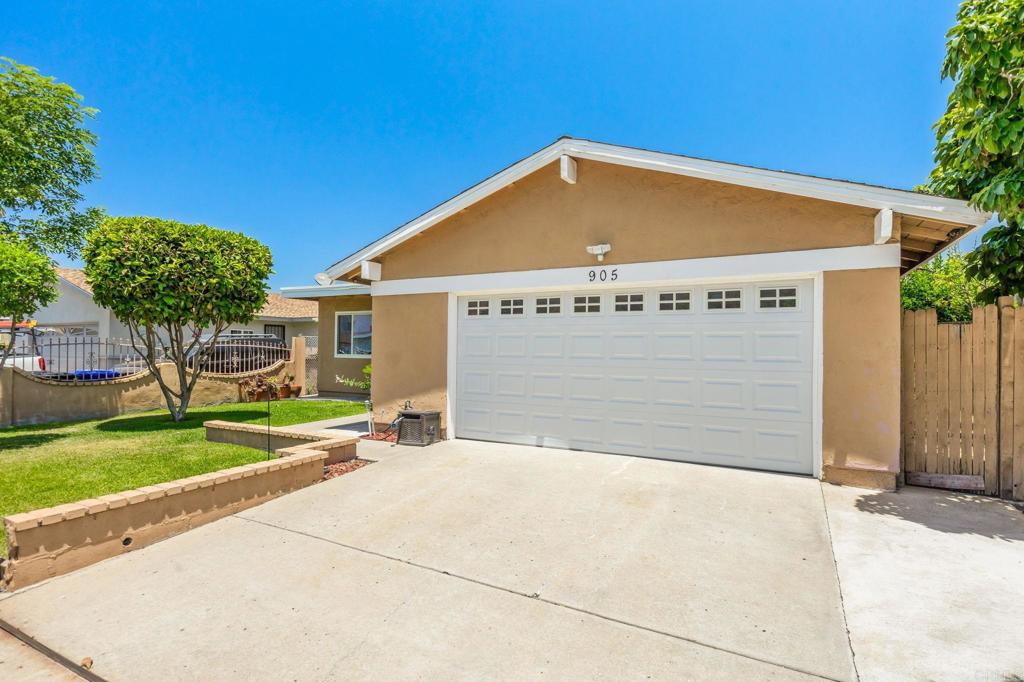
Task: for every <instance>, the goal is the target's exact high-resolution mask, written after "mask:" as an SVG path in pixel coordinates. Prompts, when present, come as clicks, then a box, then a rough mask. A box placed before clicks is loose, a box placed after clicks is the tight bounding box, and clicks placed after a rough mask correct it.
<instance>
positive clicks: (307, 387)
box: [296, 336, 320, 395]
mask: <svg viewBox="0 0 1024 682" xmlns="http://www.w3.org/2000/svg"><path fill="white" fill-rule="evenodd" d="M305 339H306V362H305V368H306V370H305V371H306V380H305V381H304V382H303V383H302V385H303V387H304V388H303V391H304V392H305V394H306V395H310V394H312V393H317V377H318V376H319V374H320V346H319V344H320V338H319V337H317V336H307V337H305ZM296 362H298V358H296Z"/></svg>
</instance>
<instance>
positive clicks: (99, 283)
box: [83, 217, 272, 421]
mask: <svg viewBox="0 0 1024 682" xmlns="http://www.w3.org/2000/svg"><path fill="white" fill-rule="evenodd" d="M83 256H84V258H85V275H86V279H87V280H88V282H89V284H90V285H91V286H92V290H93V299H94V300H95V301H96V303H98V304H99V305H102V306H106V307H108V308H110V309H111V310H112V311H113V312H114V315H116V316H117V318H118V319H119V320H121V322H123V323H124V324H125V325H126V326H127V327H128V329H129V333H130V334H131V342H132V345H133V346H134V347H135V349H136V350H137V351H138V352H139V353H140V354H141V355H143V357H144V358H145V361H146V364H147V366H148V367H149V369H150V370H151V371H152V372H153V374H154V376H155V377H156V379H157V381H158V382H159V384H160V390H161V391H162V392H163V395H164V400H165V401H166V402H167V408H168V410H169V411H170V413H171V416H172V417H173V418H174V421H181V420H182V419H183V418H184V416H185V412H186V411H187V410H188V404H189V400H190V399H191V396H192V389H193V388H194V387H195V385H196V382H197V381H198V380H199V377H200V376H201V374H202V369H203V365H204V364H205V360H206V359H207V358H208V357H209V355H210V352H211V351H212V350H213V347H214V345H215V343H216V341H217V339H218V338H219V337H220V335H221V333H222V332H223V331H224V330H225V329H227V327H228V326H229V325H232V324H244V323H247V322H250V321H251V320H252V319H253V317H255V316H256V313H258V312H259V310H260V308H262V307H263V304H264V303H265V302H266V299H267V292H266V280H267V277H269V276H270V274H271V272H272V270H271V267H272V262H271V257H270V250H269V249H268V248H267V247H266V246H264V245H263V244H261V243H260V242H258V241H256V240H255V239H252V238H250V237H246V236H245V235H243V234H239V233H237V232H228V231H226V230H218V229H216V228H213V227H208V226H206V225H186V224H183V223H179V222H175V221H173V220H161V219H159V218H145V217H125V218H108V219H106V220H104V222H103V224H102V225H101V226H100V227H98V228H96V229H95V230H93V231H92V232H90V233H89V235H88V238H87V241H86V245H85V249H84V250H83ZM204 329H211V330H212V333H211V334H210V335H208V336H204V335H203V330H204ZM167 361H169V362H172V363H174V367H175V370H176V371H175V375H176V376H175V379H176V381H175V382H172V383H176V385H171V383H168V382H166V381H165V380H164V378H163V377H161V375H160V372H159V370H158V368H157V365H158V364H159V363H161V362H167Z"/></svg>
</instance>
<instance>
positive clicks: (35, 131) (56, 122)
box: [0, 58, 102, 257]
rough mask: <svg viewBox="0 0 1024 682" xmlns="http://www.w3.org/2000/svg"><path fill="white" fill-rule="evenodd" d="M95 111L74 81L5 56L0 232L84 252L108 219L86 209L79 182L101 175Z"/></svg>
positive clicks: (0, 67) (1, 65)
mask: <svg viewBox="0 0 1024 682" xmlns="http://www.w3.org/2000/svg"><path fill="white" fill-rule="evenodd" d="M95 115H96V110H95V109H91V108H89V107H86V106H84V105H83V104H82V97H81V95H79V94H78V93H77V92H75V90H74V89H73V88H72V87H71V86H70V85H66V84H64V83H58V82H57V81H56V80H54V79H53V78H49V77H47V76H43V75H41V74H40V73H39V72H38V71H36V70H35V69H33V68H32V67H30V66H25V65H23V64H18V63H17V62H15V61H12V60H10V59H6V58H0V238H6V239H8V240H10V239H16V240H18V241H26V242H28V244H29V245H30V246H32V247H33V248H34V249H36V250H37V251H41V252H43V253H50V254H52V253H63V254H66V255H68V256H71V257H75V256H77V255H78V251H79V249H80V248H81V246H82V241H83V238H84V235H85V233H86V232H88V230H90V229H92V228H93V227H95V226H96V225H97V224H98V223H99V221H100V219H101V217H102V211H100V210H99V209H96V208H90V209H85V210H79V203H81V200H82V193H81V192H80V191H79V187H80V186H81V185H84V184H86V183H88V182H91V181H92V180H93V179H94V178H95V177H96V160H95V158H94V157H93V152H92V147H93V146H94V145H95V144H96V136H95V135H94V134H93V133H91V132H90V131H89V130H87V129H86V127H85V124H86V122H87V121H88V120H89V119H91V118H93V117H94V116H95Z"/></svg>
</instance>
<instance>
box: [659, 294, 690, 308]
mask: <svg viewBox="0 0 1024 682" xmlns="http://www.w3.org/2000/svg"><path fill="white" fill-rule="evenodd" d="M691 297H692V294H691V292H689V291H660V292H658V312H659V313H688V312H690V299H691Z"/></svg>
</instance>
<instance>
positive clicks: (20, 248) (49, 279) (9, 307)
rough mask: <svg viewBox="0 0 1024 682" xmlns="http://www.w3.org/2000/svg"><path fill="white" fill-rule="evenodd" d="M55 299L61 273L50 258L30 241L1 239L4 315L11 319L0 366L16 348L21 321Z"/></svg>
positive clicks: (1, 308)
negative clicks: (26, 242)
mask: <svg viewBox="0 0 1024 682" xmlns="http://www.w3.org/2000/svg"><path fill="white" fill-rule="evenodd" d="M55 300H57V273H55V272H54V271H53V265H52V264H51V263H50V259H49V258H47V257H46V256H44V255H42V254H41V253H38V252H37V251H34V250H33V249H31V248H30V247H29V246H28V245H27V244H24V243H22V242H18V241H15V240H13V239H0V318H4V317H9V318H10V320H11V335H10V342H9V343H8V344H7V346H6V347H5V348H3V352H2V354H0V367H3V366H4V364H5V363H6V362H7V358H8V357H10V355H11V353H12V352H13V350H14V347H15V345H16V343H15V342H16V341H17V336H16V335H17V326H18V324H19V323H21V322H24V321H25V320H26V319H28V318H29V317H31V316H32V313H34V312H35V311H36V310H38V309H39V308H42V307H43V306H45V305H48V304H50V303H52V302H53V301H55Z"/></svg>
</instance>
